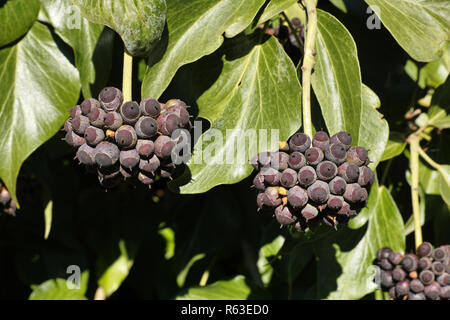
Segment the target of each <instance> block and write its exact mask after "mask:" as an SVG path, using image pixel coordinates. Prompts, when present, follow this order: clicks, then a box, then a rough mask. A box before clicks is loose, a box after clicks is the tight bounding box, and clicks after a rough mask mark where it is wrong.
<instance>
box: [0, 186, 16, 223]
mask: <svg viewBox="0 0 450 320" xmlns="http://www.w3.org/2000/svg"><path fill="white" fill-rule="evenodd" d="M16 210H17V205H16V202H15V201H14V200H13V199H11V194H10V193H9V191H8V190H7V189H6V187H5V186H4V185H3V183H2V182H1V181H0V214H1V213H6V214H9V215H11V216H15V215H16Z"/></svg>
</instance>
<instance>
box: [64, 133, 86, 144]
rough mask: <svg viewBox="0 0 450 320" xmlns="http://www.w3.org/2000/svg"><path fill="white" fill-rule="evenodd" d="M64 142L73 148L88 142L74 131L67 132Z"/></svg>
mask: <svg viewBox="0 0 450 320" xmlns="http://www.w3.org/2000/svg"><path fill="white" fill-rule="evenodd" d="M64 140H65V141H66V142H67V143H68V144H69V145H71V146H72V147H79V146H81V145H82V144H83V143H85V142H86V140H85V139H84V138H83V137H80V136H79V135H77V134H76V133H75V132H73V131H69V132H67V133H66V136H65V138H64Z"/></svg>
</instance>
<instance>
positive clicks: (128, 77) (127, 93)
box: [122, 50, 133, 101]
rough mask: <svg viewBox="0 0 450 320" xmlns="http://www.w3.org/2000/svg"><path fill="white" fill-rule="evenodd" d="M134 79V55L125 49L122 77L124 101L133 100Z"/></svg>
mask: <svg viewBox="0 0 450 320" xmlns="http://www.w3.org/2000/svg"><path fill="white" fill-rule="evenodd" d="M132 80H133V57H132V56H131V55H130V54H129V53H128V52H127V50H124V51H123V77H122V93H123V101H131V100H132V92H131V86H132V82H133V81H132Z"/></svg>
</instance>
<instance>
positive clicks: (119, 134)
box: [114, 125, 137, 148]
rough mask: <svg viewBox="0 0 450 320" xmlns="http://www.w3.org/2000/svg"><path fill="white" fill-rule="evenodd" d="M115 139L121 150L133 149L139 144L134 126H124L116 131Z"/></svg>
mask: <svg viewBox="0 0 450 320" xmlns="http://www.w3.org/2000/svg"><path fill="white" fill-rule="evenodd" d="M114 139H115V140H116V142H117V145H118V146H119V147H121V148H133V147H134V146H135V145H136V142H137V135H136V131H135V130H134V128H133V127H132V126H129V125H123V126H121V127H120V128H119V129H117V130H116V132H115V134H114Z"/></svg>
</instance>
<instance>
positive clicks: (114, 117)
mask: <svg viewBox="0 0 450 320" xmlns="http://www.w3.org/2000/svg"><path fill="white" fill-rule="evenodd" d="M104 123H105V126H106V127H107V128H109V129H111V130H117V129H119V128H120V127H121V126H122V124H123V119H122V116H121V115H120V113H118V112H108V113H107V114H106V115H105V119H104Z"/></svg>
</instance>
